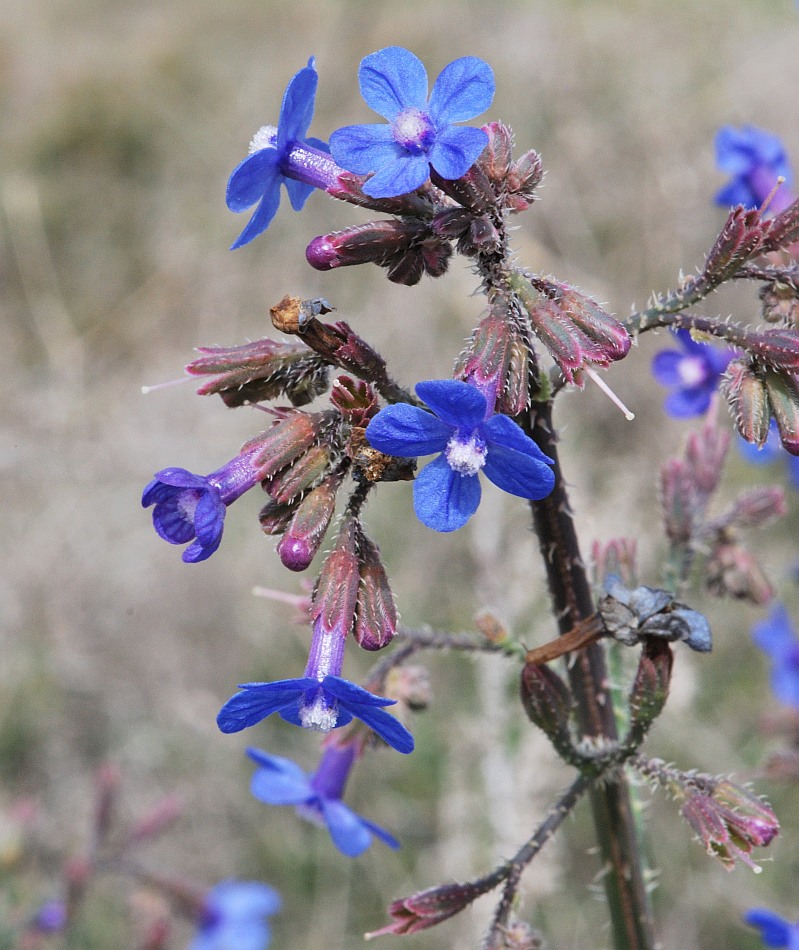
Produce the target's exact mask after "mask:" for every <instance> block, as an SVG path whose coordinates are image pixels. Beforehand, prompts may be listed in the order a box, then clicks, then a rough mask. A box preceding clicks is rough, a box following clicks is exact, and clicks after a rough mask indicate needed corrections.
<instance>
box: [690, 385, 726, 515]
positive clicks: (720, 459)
mask: <svg viewBox="0 0 799 950" xmlns="http://www.w3.org/2000/svg"><path fill="white" fill-rule="evenodd" d="M716 404H717V403H716V402H715V397H714V403H713V405H714V407H715V405H716ZM730 440H731V437H730V434H729V432H727V431H726V430H724V429H722V428H721V426H720V425H718V423H717V422H716V412H715V408H714V409H713V410H711V412H710V413H708V417H707V419H706V421H705V423H704V425H703V426H702V428H701V429H700V430H699V431H698V432H692V433H691V434H690V435H689V436H688V443H687V445H686V447H685V460H686V462H687V463H688V465H689V467H690V469H691V475H692V477H693V482H694V485H695V486H696V489H697V491H698V492H699V494H700V495H704V496H705V497H706V498H707V497H709V496H710V495H712V494H713V492H714V491H715V490H716V489H717V488H718V485H719V481H720V480H721V475H722V472H723V468H724V459H725V458H726V457H727V450H728V449H729V447H730Z"/></svg>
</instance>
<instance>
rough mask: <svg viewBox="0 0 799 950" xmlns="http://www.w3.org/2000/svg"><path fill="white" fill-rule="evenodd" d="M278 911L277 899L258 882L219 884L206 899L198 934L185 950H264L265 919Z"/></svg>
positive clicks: (265, 938)
mask: <svg viewBox="0 0 799 950" xmlns="http://www.w3.org/2000/svg"><path fill="white" fill-rule="evenodd" d="M278 910H280V897H279V896H278V894H277V892H276V891H274V890H273V889H272V888H271V887H268V886H267V885H266V884H261V883H259V882H258V881H222V883H221V884H217V885H216V887H214V888H213V889H212V890H211V891H209V892H208V895H207V896H206V898H205V902H204V904H203V907H202V911H201V915H202V916H201V919H200V926H199V930H198V931H197V935H196V936H195V938H194V940H192V942H191V944H189V947H188V950H265V948H266V947H267V946H268V945H269V925H268V924H267V922H266V918H267V917H269V916H270V915H272V914H274V913H276V912H277V911H278Z"/></svg>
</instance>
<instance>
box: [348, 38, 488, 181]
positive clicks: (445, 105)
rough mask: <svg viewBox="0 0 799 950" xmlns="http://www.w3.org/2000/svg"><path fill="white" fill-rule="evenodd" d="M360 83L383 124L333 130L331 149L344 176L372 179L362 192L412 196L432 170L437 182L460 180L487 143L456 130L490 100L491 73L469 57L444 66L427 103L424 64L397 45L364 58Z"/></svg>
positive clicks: (476, 132) (470, 131)
mask: <svg viewBox="0 0 799 950" xmlns="http://www.w3.org/2000/svg"><path fill="white" fill-rule="evenodd" d="M358 80H359V83H360V87H361V95H362V96H363V98H364V100H365V101H366V104H367V105H368V106H369V107H370V108H371V109H373V110H374V111H375V112H377V113H378V114H379V115H382V116H383V117H384V118H386V119H388V123H389V124H388V125H381V124H375V125H348V126H345V127H344V128H343V129H337V130H336V131H335V132H334V133H333V134H332V135H331V136H330V150H331V152H332V153H333V158H334V159H335V160H336V162H338V164H339V165H341V166H342V167H343V168H346V169H347V170H348V171H351V172H355V173H356V174H359V175H367V174H369V173H370V172H374V173H375V174H374V177H372V178H370V179H369V181H368V182H366V184H365V185H364V187H363V190H364V192H365V193H366V194H367V195H371V197H373V198H393V197H395V196H396V195H405V194H408V193H409V192H411V191H415V189H417V188H419V187H421V185H423V184H424V183H425V182H426V181H427V178H428V176H429V166H430V165H432V166H433V168H434V169H435V170H436V171H437V172H438V174H439V175H441V177H442V178H446V179H453V178H460V177H461V176H462V175H465V174H466V172H467V171H468V170H469V169H470V168H471V167H472V165H473V164H474V163H475V162H476V161H477V158H478V157H479V155H480V153H481V152H482V151H483V149H484V148H485V147H486V145H487V144H488V136H487V135H486V133H485V132H484V131H483V130H482V129H476V128H473V127H470V126H466V127H463V126H460V127H458V126H456V125H455V124H454V123H456V122H464V121H465V120H466V119H471V118H474V116H476V115H479V114H480V113H481V112H484V111H485V110H486V109H487V108H488V107H489V106H490V105H491V102H492V101H493V99H494V73H493V71H492V69H491V67H490V66H489V65H488V63H485V62H483V60H481V59H478V58H477V57H475V56H464V57H463V58H462V59H456V60H455V61H454V62H452V63H450V64H449V66H445V67H444V69H443V70H442V71H441V73H440V75H439V77H438V79H436V81H435V84H434V85H433V91H432V93H431V94H430V99H429V101H428V98H427V89H428V83H427V72H426V71H425V68H424V65H423V64H422V62H421V60H419V59H418V58H417V57H416V56H414V55H413V53H411V52H409V51H408V50H406V49H403V48H402V47H401V46H389V47H387V48H386V49H381V50H378V51H377V52H376V53H372V54H371V55H370V56H366V57H365V58H364V59H363V60H362V61H361V65H360V68H359V69H358Z"/></svg>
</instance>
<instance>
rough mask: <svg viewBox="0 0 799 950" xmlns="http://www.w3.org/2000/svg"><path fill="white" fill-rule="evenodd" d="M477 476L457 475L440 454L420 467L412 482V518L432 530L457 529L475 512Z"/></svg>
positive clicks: (478, 498)
mask: <svg viewBox="0 0 799 950" xmlns="http://www.w3.org/2000/svg"><path fill="white" fill-rule="evenodd" d="M480 495H481V488H480V479H479V478H478V477H477V475H459V474H457V473H456V472H453V470H452V469H451V468H450V467H449V464H448V463H447V460H446V458H444V456H443V455H440V456H439V457H438V458H437V459H434V460H433V461H432V462H431V463H430V464H429V465H427V466H426V467H425V468H423V469H422V471H421V472H420V473H419V474H418V475H417V476H416V481H415V482H414V483H413V507H414V511H415V512H416V517H417V518H418V519H419V520H420V521H421V522H422V524H425V525H427V527H428V528H432V529H433V530H434V531H444V532H446V531H457V530H458V528H462V527H463V526H464V525H465V524H466V522H467V521H468V520H469V518H471V516H472V515H473V514H474V513H475V511H477V506H478V505H479V504H480Z"/></svg>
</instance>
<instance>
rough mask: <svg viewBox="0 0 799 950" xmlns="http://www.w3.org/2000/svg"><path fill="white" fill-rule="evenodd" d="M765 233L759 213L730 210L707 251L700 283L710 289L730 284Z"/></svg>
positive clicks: (766, 227)
mask: <svg viewBox="0 0 799 950" xmlns="http://www.w3.org/2000/svg"><path fill="white" fill-rule="evenodd" d="M767 229H768V225H766V226H765V230H767ZM765 230H764V225H763V222H762V220H761V216H760V212H759V211H757V210H753V209H750V210H746V209H745V208H743V207H741V206H740V205H739V206H738V207H736V208H733V209H732V210H731V211H730V213H729V216H728V217H727V220H726V222H725V223H724V227H723V228H722V229H721V232H720V234H719V236H718V237H717V238H716V243H715V244H714V245H713V247H712V248H711V249H710V253H709V254H708V256H707V261H705V267H704V271H703V273H702V280H703V281H704V282H706V283H707V284H709V285H710V286H711V287H716V286H718V285H719V284H721V283H724V281H725V280H729V278H730V277H732V276H733V275H734V274H736V273H737V272H738V270H739V269H740V268H741V267H742V266H743V265H744V264H745V263H746V262H747V261H748V260H749V259H750V258H751V257H752V256H753V255H754V254H755V252H756V251H757V250H758V248H759V247H760V244H761V242H762V241H763V237H764V234H765Z"/></svg>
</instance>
